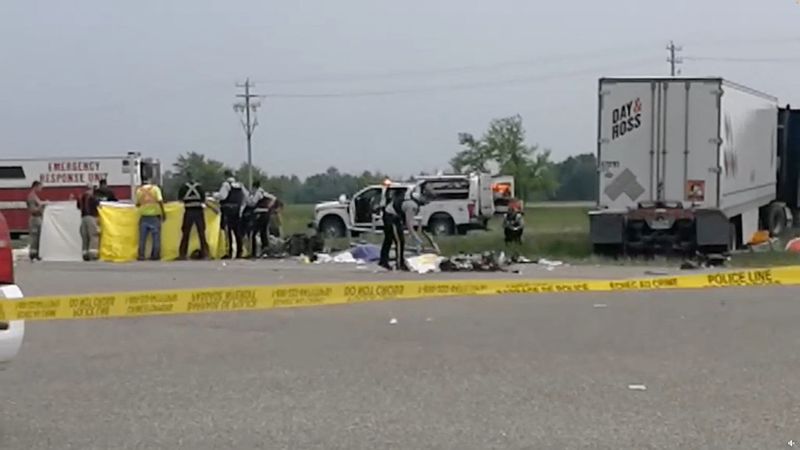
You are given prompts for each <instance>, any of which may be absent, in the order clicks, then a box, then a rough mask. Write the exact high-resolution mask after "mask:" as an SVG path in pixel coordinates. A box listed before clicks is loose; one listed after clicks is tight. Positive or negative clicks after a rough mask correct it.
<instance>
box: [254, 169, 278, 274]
mask: <svg viewBox="0 0 800 450" xmlns="http://www.w3.org/2000/svg"><path fill="white" fill-rule="evenodd" d="M253 189H254V191H253V193H252V194H250V197H249V198H248V199H247V205H248V207H251V208H253V215H254V217H253V219H254V220H253V224H252V228H251V229H250V257H251V258H258V257H259V256H261V253H264V252H266V251H267V248H268V247H269V219H270V215H271V213H272V210H271V207H272V203H273V202H274V201H275V196H274V195H272V194H270V193H269V192H267V191H265V190H264V188H262V187H261V182H260V181H256V182H254V183H253ZM256 237H258V238H259V239H260V240H261V253H259V252H258V247H257V245H256Z"/></svg>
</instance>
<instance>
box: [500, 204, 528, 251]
mask: <svg viewBox="0 0 800 450" xmlns="http://www.w3.org/2000/svg"><path fill="white" fill-rule="evenodd" d="M524 231H525V218H524V215H523V212H522V206H521V205H520V204H519V202H518V201H516V200H514V201H512V202H509V205H508V212H507V213H506V216H505V218H504V219H503V234H504V235H505V243H506V245H511V244H517V245H521V244H522V233H523V232H524Z"/></svg>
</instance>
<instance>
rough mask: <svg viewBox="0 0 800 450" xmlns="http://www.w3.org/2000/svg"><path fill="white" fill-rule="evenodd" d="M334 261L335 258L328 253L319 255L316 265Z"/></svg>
mask: <svg viewBox="0 0 800 450" xmlns="http://www.w3.org/2000/svg"><path fill="white" fill-rule="evenodd" d="M331 261H333V257H332V256H331V255H329V254H327V253H317V260H316V261H314V264H326V263H329V262H331Z"/></svg>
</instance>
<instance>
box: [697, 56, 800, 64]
mask: <svg viewBox="0 0 800 450" xmlns="http://www.w3.org/2000/svg"><path fill="white" fill-rule="evenodd" d="M683 59H685V60H686V61H713V62H770V63H771V62H775V63H779V62H798V61H800V57H792V56H789V57H783V58H781V57H775V58H759V57H755V58H748V57H739V56H730V57H729V56H686V57H684V58H683Z"/></svg>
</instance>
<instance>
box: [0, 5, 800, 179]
mask: <svg viewBox="0 0 800 450" xmlns="http://www.w3.org/2000/svg"><path fill="white" fill-rule="evenodd" d="M669 39H674V40H675V41H676V42H678V43H680V44H683V46H684V51H683V52H682V53H683V55H684V56H686V57H690V56H693V57H737V58H761V59H769V58H777V59H785V58H790V59H791V58H797V59H796V60H794V61H791V60H789V61H761V62H756V61H749V62H742V61H690V60H687V61H686V62H685V63H684V64H683V65H682V70H683V73H684V74H686V75H720V76H724V77H726V78H729V79H731V80H733V81H737V82H739V83H743V84H746V85H749V86H751V87H754V88H757V89H759V90H762V91H766V92H769V93H771V94H773V95H775V96H777V97H779V98H780V99H781V101H782V102H784V103H786V102H793V103H797V104H799V105H800V5H798V4H797V3H796V2H795V0H749V1H745V0H725V1H723V0H693V1H690V0H672V1H663V2H654V1H647V0H604V1H583V0H579V1H572V2H566V1H564V2H555V1H548V2H545V1H537V0H493V1H490V0H425V1H423V0H405V1H385V0H338V1H334V0H302V1H301V0H295V1H288V0H284V1H277V0H271V1H270V0H261V1H258V0H229V1H210V0H137V1H119V0H117V1H114V0H110V1H109V0H73V1H64V0H50V1H38V0H4V1H2V2H0V64H1V65H0V82H1V83H0V155H1V156H2V157H17V156H52V155H63V156H75V155H115V154H122V153H124V152H126V151H128V150H131V149H136V150H139V151H142V152H143V153H145V154H146V155H150V156H156V157H159V158H161V159H162V161H164V162H166V163H168V164H169V163H171V162H172V161H173V160H174V159H175V157H176V156H177V155H178V154H180V153H183V152H186V151H198V152H202V153H205V154H206V155H208V156H210V157H213V158H217V159H221V160H223V161H225V162H228V163H232V164H239V163H240V162H242V161H243V160H244V158H245V146H244V137H243V133H242V130H241V127H240V125H239V122H238V118H237V116H236V114H235V113H234V111H233V109H232V103H233V101H234V98H233V96H234V95H235V94H236V88H235V83H236V82H237V81H243V80H244V78H245V77H247V76H250V77H251V78H252V79H253V80H255V81H256V82H257V92H258V93H260V94H267V95H269V94H303V95H306V94H314V95H316V94H324V95H327V94H337V95H338V94H348V95H344V96H334V97H324V96H323V97H301V98H285V97H273V98H270V97H268V98H266V99H265V100H264V104H263V107H262V108H261V110H260V112H259V119H260V122H261V124H260V126H259V128H258V129H257V130H256V133H255V137H254V162H255V163H256V164H258V165H260V166H262V167H264V168H266V169H267V171H268V172H270V173H297V174H299V175H308V174H311V173H314V172H317V171H321V170H324V169H325V168H327V167H328V166H331V165H335V166H337V167H339V168H340V169H342V170H345V171H361V170H364V169H372V170H376V169H378V170H383V171H387V172H389V173H392V174H397V175H400V174H404V175H407V174H410V173H412V172H416V171H419V170H423V169H424V170H432V169H436V168H445V167H446V165H447V161H448V160H449V158H450V157H451V156H452V155H453V153H454V152H455V151H457V150H458V145H457V139H456V135H457V133H458V132H460V131H470V132H473V133H475V134H480V133H481V132H482V131H483V130H484V129H485V127H486V125H487V123H488V121H489V120H490V119H492V118H494V117H501V116H507V115H513V114H517V113H519V114H521V115H522V117H523V119H524V121H525V126H526V128H527V130H528V138H529V140H530V141H531V142H532V143H539V144H541V145H542V146H543V147H547V148H550V149H552V151H553V156H554V158H555V159H562V158H564V157H566V156H568V155H570V154H575V153H580V152H593V151H594V149H595V145H594V141H595V133H596V130H595V126H596V125H595V123H596V100H597V99H596V86H597V78H598V77H599V76H601V75H609V76H612V75H665V74H667V73H668V69H669V68H668V64H667V63H666V61H665V58H666V50H665V49H664V47H665V45H666V43H667V42H668V41H669ZM398 91H399V92H400V93H397V92H398ZM375 92H383V93H385V92H395V93H397V94H396V95H379V96H369V95H362V96H351V95H349V94H353V93H356V94H368V93H375Z"/></svg>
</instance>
